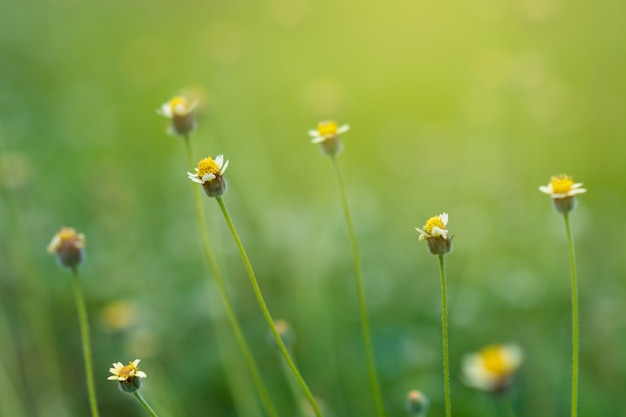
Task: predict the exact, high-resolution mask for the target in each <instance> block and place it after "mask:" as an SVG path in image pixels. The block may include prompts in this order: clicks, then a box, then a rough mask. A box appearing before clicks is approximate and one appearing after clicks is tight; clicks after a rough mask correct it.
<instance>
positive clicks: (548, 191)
mask: <svg viewBox="0 0 626 417" xmlns="http://www.w3.org/2000/svg"><path fill="white" fill-rule="evenodd" d="M539 191H541V192H542V193H545V194H552V184H548V185H542V186H540V187H539Z"/></svg>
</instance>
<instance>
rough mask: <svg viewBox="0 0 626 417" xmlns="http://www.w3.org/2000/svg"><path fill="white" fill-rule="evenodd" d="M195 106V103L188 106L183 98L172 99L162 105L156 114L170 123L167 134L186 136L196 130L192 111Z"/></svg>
mask: <svg viewBox="0 0 626 417" xmlns="http://www.w3.org/2000/svg"><path fill="white" fill-rule="evenodd" d="M197 104H198V102H197V101H194V102H193V103H191V104H189V102H188V101H187V99H186V98H185V97H174V98H173V99H171V100H170V101H168V102H167V103H163V105H161V108H160V109H158V110H157V113H159V114H160V115H162V116H165V117H167V118H168V119H170V120H171V121H172V124H171V125H170V127H169V128H168V132H169V133H173V134H177V135H180V136H187V135H188V134H190V133H191V132H193V130H194V129H195V128H196V120H195V118H194V115H193V111H194V109H195V108H196V105H197Z"/></svg>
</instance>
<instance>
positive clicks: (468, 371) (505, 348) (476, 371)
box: [463, 345, 524, 393]
mask: <svg viewBox="0 0 626 417" xmlns="http://www.w3.org/2000/svg"><path fill="white" fill-rule="evenodd" d="M523 361H524V355H523V352H522V349H521V348H520V347H519V346H517V345H491V346H487V347H485V348H484V349H482V350H481V351H480V352H476V353H470V354H467V355H466V356H465V357H464V358H463V382H464V383H465V384H466V385H467V386H470V387H472V388H476V389H479V390H483V391H487V392H491V393H498V392H502V391H504V390H506V389H507V388H508V387H509V386H510V385H511V383H512V382H513V376H514V375H515V373H516V372H517V370H518V369H519V367H520V366H521V365H522V362H523Z"/></svg>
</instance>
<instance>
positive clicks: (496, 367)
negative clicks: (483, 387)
mask: <svg viewBox="0 0 626 417" xmlns="http://www.w3.org/2000/svg"><path fill="white" fill-rule="evenodd" d="M480 356H481V358H482V360H483V365H484V367H485V369H487V370H488V371H489V372H492V373H494V374H496V375H500V376H504V375H507V374H508V373H509V371H510V370H509V366H507V363H506V361H505V360H504V356H503V355H502V349H501V348H500V347H498V346H488V347H486V348H484V349H483V350H482V351H480Z"/></svg>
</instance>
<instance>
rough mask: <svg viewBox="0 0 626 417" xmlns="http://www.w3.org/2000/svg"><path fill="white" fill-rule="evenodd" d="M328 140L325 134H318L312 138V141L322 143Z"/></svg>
mask: <svg viewBox="0 0 626 417" xmlns="http://www.w3.org/2000/svg"><path fill="white" fill-rule="evenodd" d="M325 140H326V138H325V137H324V136H317V137H315V138H313V140H311V143H322V142H324V141H325Z"/></svg>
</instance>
